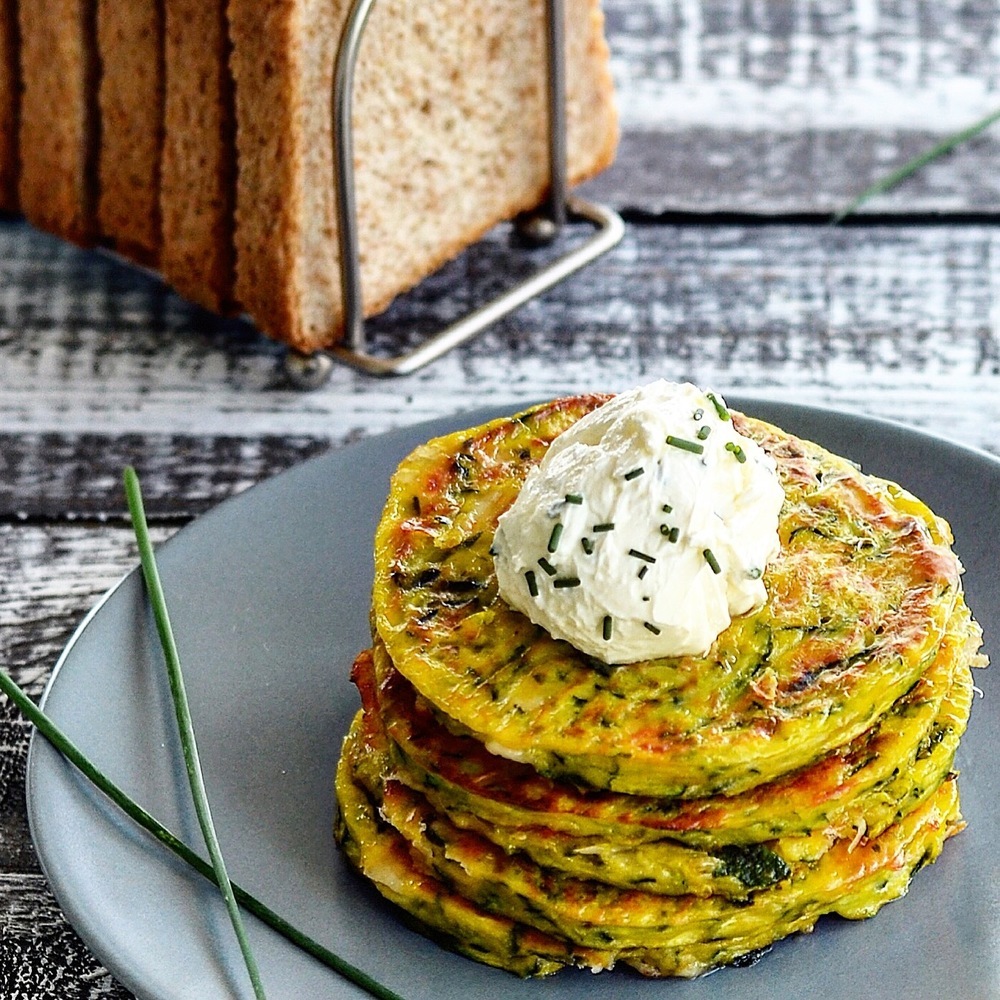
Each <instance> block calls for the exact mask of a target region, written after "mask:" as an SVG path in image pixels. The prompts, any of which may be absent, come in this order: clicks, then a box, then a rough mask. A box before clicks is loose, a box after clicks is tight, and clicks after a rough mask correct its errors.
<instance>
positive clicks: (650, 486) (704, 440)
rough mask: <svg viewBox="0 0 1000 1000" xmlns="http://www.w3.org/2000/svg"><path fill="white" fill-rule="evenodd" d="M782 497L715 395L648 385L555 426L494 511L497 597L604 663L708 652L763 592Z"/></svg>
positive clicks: (771, 472) (771, 471) (769, 469)
mask: <svg viewBox="0 0 1000 1000" xmlns="http://www.w3.org/2000/svg"><path fill="white" fill-rule="evenodd" d="M783 499H784V493H783V491H782V488H781V485H780V484H779V482H778V478H777V474H776V471H775V464H774V461H773V459H772V458H771V457H770V456H769V455H767V454H765V453H764V451H763V450H762V449H761V448H760V447H759V446H758V445H757V444H756V443H755V442H754V441H751V440H750V439H749V438H747V437H744V436H743V435H741V434H740V433H739V432H738V431H737V430H736V429H735V428H734V427H733V422H732V420H731V419H730V418H729V414H728V412H727V411H726V409H725V404H724V402H723V401H722V398H721V397H720V396H718V395H713V394H712V393H704V392H702V391H701V390H700V389H698V388H696V387H695V386H693V385H690V384H684V385H678V384H675V383H671V382H665V381H659V382H653V383H651V384H650V385H646V386H642V387H640V388H638V389H634V390H632V391H631V392H627V393H623V394H621V395H619V396H616V397H615V398H614V399H612V400H610V401H609V402H608V403H606V404H605V405H604V406H602V407H600V408H599V409H597V410H594V411H593V412H592V413H589V414H588V415H587V416H585V417H584V418H583V419H582V420H579V421H578V422H577V423H576V424H574V425H573V426H572V427H571V428H569V429H568V430H567V431H565V432H564V433H562V434H560V435H559V436H558V437H557V438H556V439H555V440H554V441H553V442H552V444H551V446H550V447H549V450H548V452H547V453H546V455H545V457H544V458H543V459H542V461H541V462H540V463H539V465H538V466H537V467H536V468H534V469H533V470H532V471H531V472H530V473H529V475H528V477H527V479H526V480H525V483H524V485H523V487H522V488H521V492H520V494H519V495H518V498H517V500H516V501H515V502H514V504H513V505H512V506H511V508H510V510H508V511H507V512H506V513H505V514H504V515H503V516H502V517H501V518H500V522H499V525H498V527H497V533H496V538H495V540H494V545H493V552H494V558H495V564H496V573H497V581H498V583H499V586H500V594H501V596H502V597H503V598H504V600H506V601H507V603H508V604H510V605H511V606H512V607H515V608H517V609H518V610H519V611H522V612H523V613H524V614H526V615H527V616H528V617H529V618H530V619H531V620H532V621H533V622H534V623H535V624H537V625H540V626H542V627H543V628H544V629H546V630H547V631H548V632H549V633H550V634H551V635H553V636H555V637H556V638H557V639H565V640H567V641H568V642H570V643H572V644H573V645H574V646H576V648H577V649H579V650H581V651H582V652H584V653H588V654H590V655H592V656H596V657H598V658H599V659H601V660H603V661H604V662H605V663H634V662H637V661H638V660H644V659H651V658H653V657H660V656H681V655H684V654H688V653H695V654H700V653H704V652H707V650H708V649H709V647H710V646H711V645H712V642H713V641H714V640H715V638H716V636H718V634H719V633H720V632H721V631H722V630H723V629H725V628H726V626H727V625H729V623H730V621H731V619H732V617H733V616H735V615H740V614H745V613H746V612H748V611H750V610H752V609H754V608H756V607H759V606H760V605H761V604H763V603H764V601H765V600H766V597H767V594H766V591H765V590H764V582H763V580H762V578H761V577H762V574H763V571H764V567H765V566H766V564H767V562H768V561H769V560H770V559H773V558H774V556H775V555H777V552H778V530H777V529H778V513H779V511H780V509H781V504H782V500H783Z"/></svg>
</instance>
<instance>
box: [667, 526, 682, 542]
mask: <svg viewBox="0 0 1000 1000" xmlns="http://www.w3.org/2000/svg"><path fill="white" fill-rule="evenodd" d="M680 537H681V529H680V528H671V529H670V534H669V535H667V541H668V542H676V541H677V539H678V538H680Z"/></svg>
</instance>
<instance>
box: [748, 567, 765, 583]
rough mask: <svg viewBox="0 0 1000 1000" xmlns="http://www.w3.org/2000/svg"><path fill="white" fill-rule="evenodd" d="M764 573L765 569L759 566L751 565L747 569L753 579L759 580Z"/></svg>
mask: <svg viewBox="0 0 1000 1000" xmlns="http://www.w3.org/2000/svg"><path fill="white" fill-rule="evenodd" d="M763 574H764V571H763V570H762V569H761V568H760V567H759V566H751V567H750V569H748V570H747V576H748V577H750V579H751V580H759V579H760V578H761V576H763Z"/></svg>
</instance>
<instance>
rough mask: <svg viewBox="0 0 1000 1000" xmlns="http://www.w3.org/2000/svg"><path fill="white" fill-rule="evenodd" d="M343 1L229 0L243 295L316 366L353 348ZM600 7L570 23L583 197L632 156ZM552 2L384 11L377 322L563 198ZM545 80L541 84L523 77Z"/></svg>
mask: <svg viewBox="0 0 1000 1000" xmlns="http://www.w3.org/2000/svg"><path fill="white" fill-rule="evenodd" d="M346 7H347V5H346V3H345V2H344V0H335V2H333V3H329V4H320V3H317V2H315V0H232V2H231V4H230V7H229V16H230V23H231V33H232V38H233V46H234V49H233V70H234V76H235V79H236V107H237V123H238V132H237V144H238V150H239V162H240V171H239V178H238V186H237V203H236V237H235V243H236V255H237V259H236V290H237V297H238V299H239V300H240V302H241V304H242V305H243V307H244V308H245V309H246V310H247V311H248V312H249V313H250V315H251V316H252V317H253V319H254V320H255V322H256V323H257V324H258V325H259V326H260V327H261V328H262V329H263V330H265V331H266V332H267V333H269V334H270V335H271V336H273V337H276V338H277V339H279V340H283V341H285V342H287V343H289V344H291V345H292V346H293V347H296V348H298V349H300V350H303V351H312V350H315V349H317V348H321V347H325V346H329V345H331V344H333V343H336V342H337V341H339V340H340V339H341V338H342V335H343V303H342V297H341V292H340V279H339V271H338V266H337V259H338V251H337V245H336V231H337V226H336V220H335V218H334V206H333V181H332V152H331V148H332V136H331V124H330V106H329V105H330V99H329V92H330V85H331V83H330V82H331V79H332V73H333V60H334V48H335V46H334V43H333V42H332V41H331V39H336V38H339V36H340V33H341V30H342V26H343V23H344V20H345V18H346ZM602 27H603V21H602V15H601V12H600V8H599V6H598V4H597V2H596V0H571V2H570V3H569V4H568V10H567V53H568V59H567V80H568V102H567V104H568V106H567V112H568V129H569V136H568V144H569V165H570V170H569V174H570V178H571V181H572V182H573V183H576V182H578V181H581V180H583V179H585V178H587V177H590V176H592V175H593V174H595V173H597V172H598V171H599V170H601V169H602V168H604V167H605V166H607V164H608V163H609V162H610V161H611V159H612V157H613V153H614V148H615V145H616V141H617V118H616V114H615V110H614V104H613V100H612V84H611V78H610V72H609V69H608V51H607V46H606V43H605V42H604V38H603V30H602ZM544 38H545V34H544V4H543V3H542V2H541V0H513V2H511V3H508V4H505V5H499V6H498V5H490V4H485V3H480V4H474V5H473V7H472V9H470V8H469V5H468V3H466V2H463V0H442V2H441V3H437V4H434V5H424V4H412V3H407V2H406V0H384V2H383V3H381V4H378V5H376V6H375V7H374V8H373V12H372V14H371V18H370V22H369V26H368V28H367V31H366V36H365V40H364V42H363V44H362V50H361V54H360V57H359V63H358V68H357V73H356V86H355V97H354V122H355V163H356V167H357V174H356V180H357V203H358V214H359V224H360V230H361V241H362V247H361V257H362V284H363V296H364V303H365V313H366V314H368V315H370V314H372V313H375V312H378V311H380V310H381V309H383V308H385V306H386V305H387V304H388V303H389V302H390V301H391V300H392V299H393V298H394V297H395V296H396V295H398V294H399V293H400V292H402V291H405V290H406V289H408V288H410V287H412V286H413V285H414V284H416V283H417V282H418V281H420V280H421V279H422V278H424V277H426V276H427V275H428V274H430V273H431V272H432V271H434V270H435V269H436V268H437V267H439V266H440V265H441V264H442V263H444V262H445V261H446V260H448V259H450V258H451V257H453V256H455V254H457V253H458V252H459V251H461V250H462V249H463V248H464V247H466V246H468V245H469V244H470V243H472V242H474V241H475V240H477V239H478V238H479V237H480V236H481V235H482V234H483V233H485V232H486V231H487V230H488V229H490V228H491V227H492V226H493V225H495V224H496V223H497V222H499V221H501V220H503V219H506V218H510V217H512V216H514V215H516V214H517V213H518V212H521V211H524V210H526V209H529V208H532V207H534V206H535V205H537V204H538V203H539V202H540V201H541V200H542V199H543V198H544V196H545V193H546V190H547V186H548V176H547V173H548V166H547V162H548V161H547V126H546V110H545V96H546V87H545V71H544V65H545V60H544V44H545V42H544ZM529 66H530V67H534V68H535V70H536V71H535V72H532V73H529V74H526V73H525V67H529Z"/></svg>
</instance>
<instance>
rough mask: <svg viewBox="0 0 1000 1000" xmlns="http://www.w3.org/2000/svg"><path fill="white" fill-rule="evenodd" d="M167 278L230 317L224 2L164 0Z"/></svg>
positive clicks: (230, 126)
mask: <svg viewBox="0 0 1000 1000" xmlns="http://www.w3.org/2000/svg"><path fill="white" fill-rule="evenodd" d="M165 14H166V36H165V43H166V44H165V52H166V114H165V122H166V128H165V133H164V144H163V162H162V175H161V188H160V210H161V215H162V220H163V245H162V249H161V255H160V267H161V270H162V271H163V276H164V277H165V278H166V279H167V281H169V282H170V283H171V284H172V285H173V286H174V287H175V288H176V289H177V290H178V291H179V292H180V293H181V294H182V295H184V296H186V297H187V298H189V299H192V300H193V301H195V302H197V303H199V304H200V305H203V306H205V307H207V308H209V309H213V310H215V311H216V312H223V311H226V309H227V307H228V306H229V304H230V302H231V299H232V285H233V203H234V200H235V196H236V189H235V185H236V136H235V111H234V108H233V82H232V75H231V73H230V69H229V38H228V31H227V25H226V4H225V0H165Z"/></svg>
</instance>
